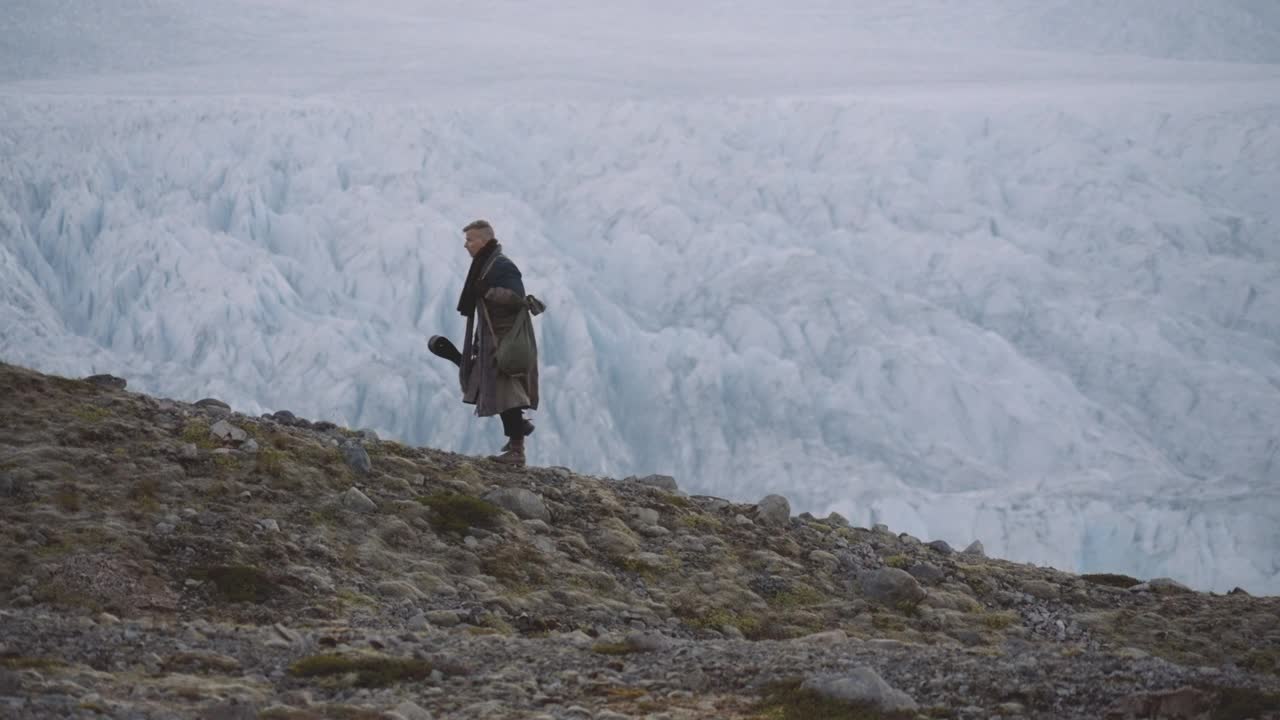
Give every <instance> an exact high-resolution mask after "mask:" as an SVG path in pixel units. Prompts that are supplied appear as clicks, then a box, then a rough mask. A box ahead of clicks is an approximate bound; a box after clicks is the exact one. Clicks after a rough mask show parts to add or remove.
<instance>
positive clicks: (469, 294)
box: [458, 238, 502, 317]
mask: <svg viewBox="0 0 1280 720" xmlns="http://www.w3.org/2000/svg"><path fill="white" fill-rule="evenodd" d="M500 252H502V246H501V245H499V244H498V239H497V238H494V239H493V240H490V241H489V242H488V243H486V244H485V246H484V247H482V248H480V252H478V253H476V256H475V257H473V258H471V269H470V270H468V271H467V282H466V284H465V285H463V286H462V295H460V296H459V297H458V312H459V313H461V314H462V316H463V317H471V313H474V312H475V311H476V301H477V300H479V299H480V296H481V295H482V294H483V293H482V292H481V288H480V286H481V283H480V272H481V271H482V270H484V265H485V263H487V262H489V258H491V257H493V254H494V253H500Z"/></svg>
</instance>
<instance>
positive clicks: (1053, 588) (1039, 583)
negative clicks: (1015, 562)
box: [1022, 580, 1058, 600]
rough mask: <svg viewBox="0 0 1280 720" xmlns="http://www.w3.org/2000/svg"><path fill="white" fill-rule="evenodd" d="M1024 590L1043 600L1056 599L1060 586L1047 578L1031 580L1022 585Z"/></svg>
mask: <svg viewBox="0 0 1280 720" xmlns="http://www.w3.org/2000/svg"><path fill="white" fill-rule="evenodd" d="M1022 591H1023V592H1025V593H1026V594H1028V595H1030V596H1031V597H1035V598H1040V599H1041V600H1056V599H1057V598H1058V586H1057V585H1054V584H1053V583H1051V582H1047V581H1045V580H1031V581H1029V582H1027V583H1026V584H1024V585H1023V586H1022Z"/></svg>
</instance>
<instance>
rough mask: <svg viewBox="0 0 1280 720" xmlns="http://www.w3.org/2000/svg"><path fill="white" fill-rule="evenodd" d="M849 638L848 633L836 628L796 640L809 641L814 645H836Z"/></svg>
mask: <svg viewBox="0 0 1280 720" xmlns="http://www.w3.org/2000/svg"><path fill="white" fill-rule="evenodd" d="M848 639H849V635H848V633H846V632H845V631H844V630H840V629H838V628H837V629H835V630H827V631H826V632H818V633H813V634H812V635H805V636H804V637H802V638H799V639H797V640H796V642H801V643H809V644H812V645H834V644H836V643H842V642H844V641H846V640H848Z"/></svg>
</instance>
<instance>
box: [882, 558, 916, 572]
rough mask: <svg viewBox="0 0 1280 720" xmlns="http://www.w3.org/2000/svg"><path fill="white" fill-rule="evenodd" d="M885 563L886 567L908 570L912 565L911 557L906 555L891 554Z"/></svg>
mask: <svg viewBox="0 0 1280 720" xmlns="http://www.w3.org/2000/svg"><path fill="white" fill-rule="evenodd" d="M884 564H885V567H891V568H898V569H899V570H906V569H907V568H909V567H911V558H909V557H907V556H906V555H890V556H889V557H887V558H885V559H884Z"/></svg>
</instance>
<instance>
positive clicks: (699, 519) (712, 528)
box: [680, 513, 724, 533]
mask: <svg viewBox="0 0 1280 720" xmlns="http://www.w3.org/2000/svg"><path fill="white" fill-rule="evenodd" d="M680 524H681V525H684V526H685V527H687V528H689V529H690V530H701V531H703V532H709V533H710V532H719V531H720V530H723V529H724V523H722V522H720V519H719V518H716V517H712V516H711V515H706V514H703V513H696V514H693V515H685V516H684V517H682V518H680Z"/></svg>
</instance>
